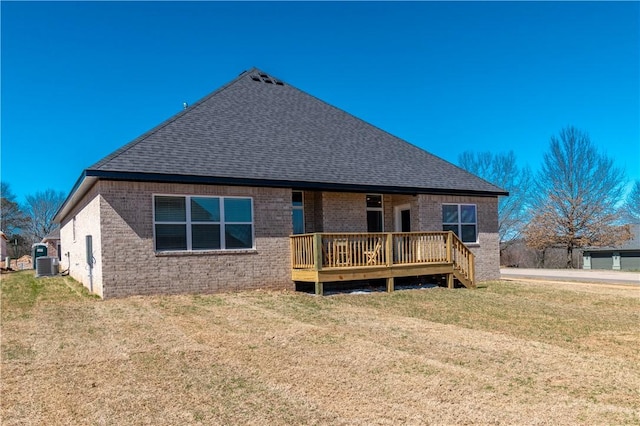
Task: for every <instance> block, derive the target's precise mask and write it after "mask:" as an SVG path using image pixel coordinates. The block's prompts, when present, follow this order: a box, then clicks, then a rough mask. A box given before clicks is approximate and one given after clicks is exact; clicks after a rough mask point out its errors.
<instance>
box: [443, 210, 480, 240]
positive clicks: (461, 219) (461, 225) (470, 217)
mask: <svg viewBox="0 0 640 426" xmlns="http://www.w3.org/2000/svg"><path fill="white" fill-rule="evenodd" d="M442 229H443V230H445V231H453V232H454V233H455V234H456V235H457V236H458V238H460V239H461V240H462V242H463V243H475V242H477V241H478V225H477V219H476V206H475V204H443V205H442Z"/></svg>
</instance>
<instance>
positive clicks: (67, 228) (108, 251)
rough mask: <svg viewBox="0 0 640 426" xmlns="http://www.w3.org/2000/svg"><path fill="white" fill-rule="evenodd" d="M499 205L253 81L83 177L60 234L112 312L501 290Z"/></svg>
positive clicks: (320, 107) (212, 97)
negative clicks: (128, 307)
mask: <svg viewBox="0 0 640 426" xmlns="http://www.w3.org/2000/svg"><path fill="white" fill-rule="evenodd" d="M500 195H507V193H506V192H505V191H504V190H502V189H500V188H498V187H496V186H494V185H492V184H490V183H488V182H486V181H484V180H482V179H480V178H478V177H476V176H474V175H472V174H469V173H467V172H466V171H464V170H462V169H460V168H458V167H456V166H454V165H452V164H450V163H448V162H446V161H444V160H442V159H440V158H438V157H435V156H433V155H432V154H429V153H428V152H426V151H424V150H422V149H420V148H418V147H416V146H414V145H411V144H409V143H407V142H405V141H403V140H401V139H399V138H397V137H395V136H393V135H391V134H389V133H387V132H385V131H383V130H381V129H379V128H377V127H375V126H373V125H371V124H368V123H366V122H364V121H362V120H360V119H358V118H356V117H354V116H352V115H350V114H348V113H346V112H344V111H342V110H340V109H338V108H336V107H333V106H331V105H328V104H327V103H325V102H323V101H321V100H319V99H317V98H315V97H313V96H311V95H309V94H307V93H305V92H303V91H301V90H299V89H296V88H295V87H293V86H291V85H289V84H288V83H285V82H283V81H281V80H280V79H277V78H275V77H273V76H270V75H267V74H266V73H264V72H262V71H260V70H258V69H251V70H249V71H247V72H244V73H242V74H241V75H240V76H239V77H237V78H236V79H234V80H233V81H231V82H230V83H228V84H226V85H224V86H222V87H221V88H219V89H218V90H216V91H214V92H213V93H211V94H209V95H207V96H206V97H204V98H203V99H202V100H200V101H198V102H197V103H195V104H193V105H192V106H190V107H188V108H186V109H184V110H183V111H181V112H180V113H178V114H176V115H175V116H173V117H171V118H170V119H168V120H166V121H165V122H163V123H161V124H160V125H158V126H157V127H155V128H154V129H151V130H150V131H148V132H147V133H145V134H143V135H142V136H140V137H138V138H137V139H135V140H133V141H132V142H130V143H129V144H127V145H125V146H123V147H122V148H120V149H118V150H117V151H115V152H113V153H112V154H110V155H108V156H107V157H105V158H103V159H102V160H100V161H99V162H98V163H96V164H94V165H93V166H91V167H89V168H88V169H86V170H84V171H83V172H82V174H81V176H80V178H79V180H78V181H77V183H76V185H75V186H74V188H73V190H72V191H71V193H70V195H69V196H68V198H67V199H66V201H65V202H64V204H63V206H62V207H61V208H60V210H59V211H58V213H57V215H56V218H55V220H56V221H57V222H58V223H60V225H61V229H60V238H61V245H62V251H63V252H64V253H65V256H66V255H67V254H68V256H69V258H68V262H69V273H70V275H71V276H73V277H74V278H76V279H77V280H79V281H81V282H82V283H84V285H85V286H87V287H88V288H89V289H90V290H91V291H93V292H95V293H97V294H99V295H100V296H102V297H105V298H108V297H120V296H127V295H134V294H158V293H194V292H219V291H235V290H245V289H257V288H281V289H293V288H295V286H294V282H309V283H313V284H314V285H315V288H316V291H317V292H318V293H322V291H323V282H333V281H345V280H360V279H386V280H387V285H388V286H389V289H390V290H391V289H393V285H394V278H396V277H401V276H421V275H437V274H439V275H442V276H444V277H446V280H447V283H448V284H449V285H453V283H454V282H456V281H457V282H460V283H462V284H464V285H466V286H473V285H475V283H476V282H477V281H483V280H490V279H497V278H499V275H500V274H499V248H498V241H499V240H498V213H497V205H498V196H500ZM64 262H66V260H64V259H63V263H64ZM65 266H66V265H65Z"/></svg>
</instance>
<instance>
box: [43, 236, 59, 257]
mask: <svg viewBox="0 0 640 426" xmlns="http://www.w3.org/2000/svg"><path fill="white" fill-rule="evenodd" d="M41 242H42V243H44V244H46V245H47V256H53V257H57V258H58V260H62V252H61V250H60V228H56V229H54V230H53V231H51V232H50V233H49V234H47V236H45V237H44V238H43V239H42V241H41Z"/></svg>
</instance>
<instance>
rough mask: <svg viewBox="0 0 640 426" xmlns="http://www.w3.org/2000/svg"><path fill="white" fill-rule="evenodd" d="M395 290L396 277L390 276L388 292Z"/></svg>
mask: <svg viewBox="0 0 640 426" xmlns="http://www.w3.org/2000/svg"><path fill="white" fill-rule="evenodd" d="M393 290H395V284H394V278H393V277H388V278H387V292H388V293H392V292H393Z"/></svg>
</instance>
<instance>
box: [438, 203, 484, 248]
mask: <svg viewBox="0 0 640 426" xmlns="http://www.w3.org/2000/svg"><path fill="white" fill-rule="evenodd" d="M444 206H457V207H458V221H457V222H445V221H444ZM462 206H472V207H473V209H474V213H475V214H474V219H475V220H474V222H463V221H462ZM441 213H442V229H443V230H444V227H445V226H457V228H458V232H454V233H455V234H456V235H457V236H458V238H460V241H462V242H463V243H465V244H478V237H479V233H478V205H477V204H473V203H442V209H441ZM463 225H467V226H468V225H473V226H474V229H475V237H476V238H475V240H474V241H465V240H464V239H463V238H462V226H463Z"/></svg>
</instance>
